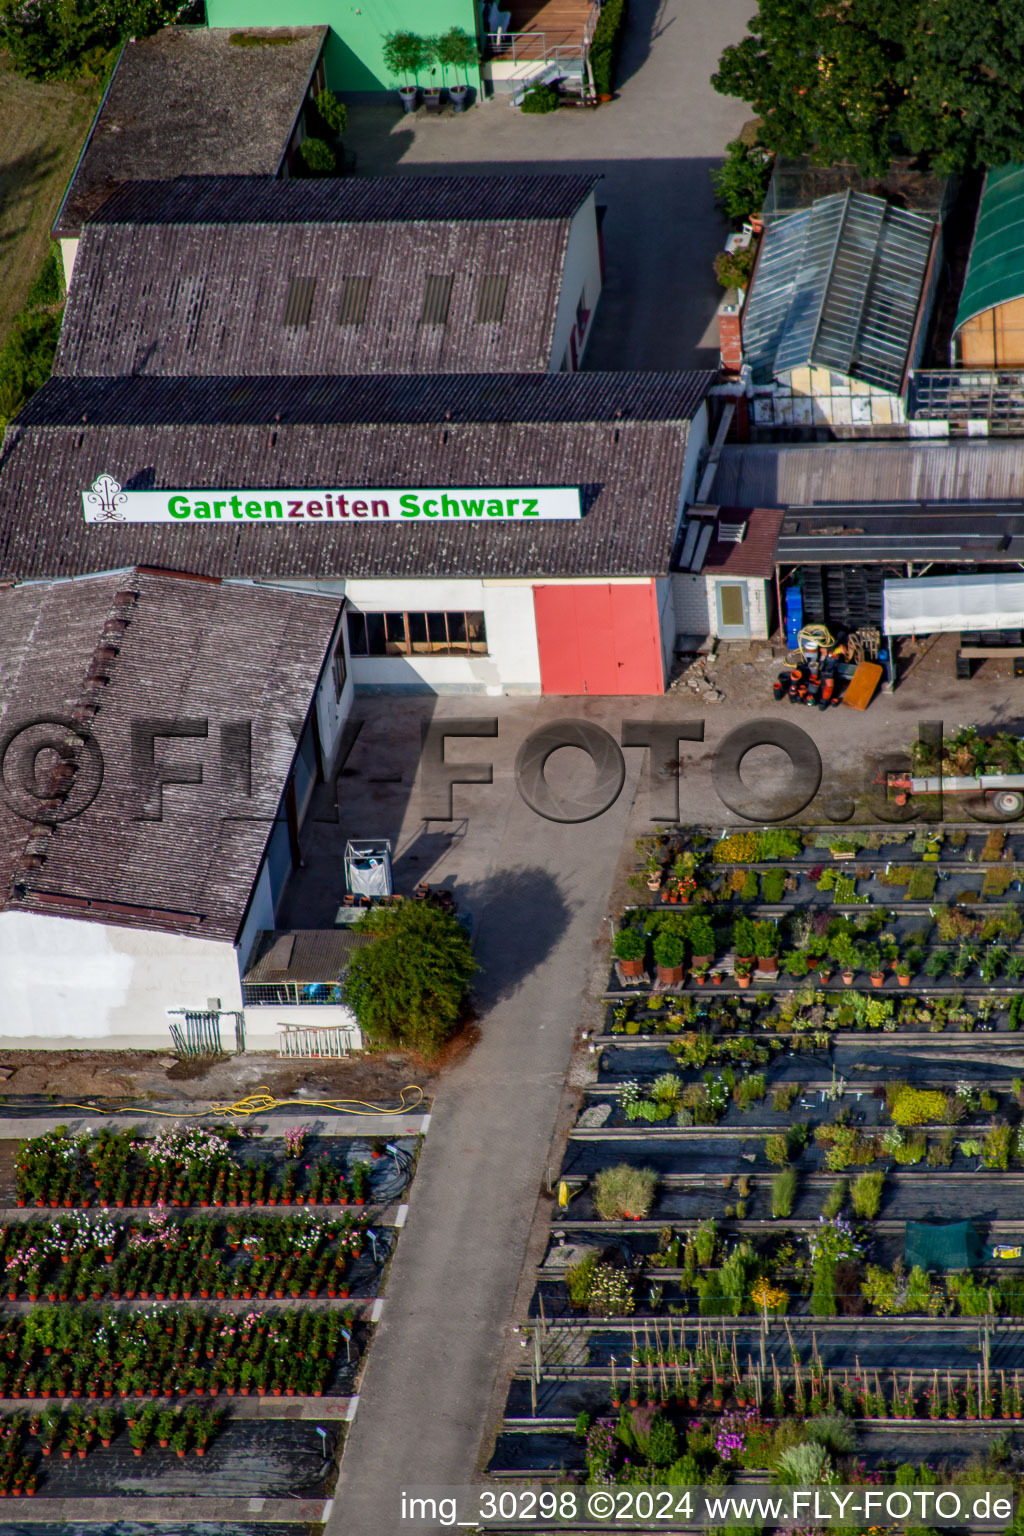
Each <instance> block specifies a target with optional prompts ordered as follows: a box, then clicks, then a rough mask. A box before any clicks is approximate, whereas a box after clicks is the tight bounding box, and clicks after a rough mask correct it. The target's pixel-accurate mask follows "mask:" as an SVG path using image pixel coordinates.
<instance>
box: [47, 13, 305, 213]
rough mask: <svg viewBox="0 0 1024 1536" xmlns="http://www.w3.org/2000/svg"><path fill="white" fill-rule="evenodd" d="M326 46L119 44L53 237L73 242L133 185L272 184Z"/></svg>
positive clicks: (174, 40)
mask: <svg viewBox="0 0 1024 1536" xmlns="http://www.w3.org/2000/svg"><path fill="white" fill-rule="evenodd" d="M232 37H239V38H242V37H244V38H248V39H251V40H252V44H251V45H250V46H246V47H239V46H236V45H234V44H232V42H231V39H232ZM326 37H327V28H326V27H277V28H273V29H270V28H249V29H246V30H245V31H244V32H240V31H232V30H228V29H225V28H219V27H216V28H214V27H165V28H164V29H163V30H162V31H161V32H157V33H156V34H155V35H154V36H152V37H142V38H139V39H137V40H133V41H131V42H129V43H127V44H126V45H125V47H124V49H123V50H122V53H121V56H120V58H119V59H118V63H117V67H116V69H115V71H114V74H113V77H112V79H111V82H110V85H109V87H108V89H107V94H106V95H105V97H104V98H103V101H102V103H101V105H100V108H99V110H98V112H97V114H96V117H95V119H94V121H93V125H92V128H91V130H90V133H89V137H88V139H87V141H86V145H85V149H84V150H83V152H82V156H81V159H80V160H79V163H78V165H77V166H76V168H75V172H74V175H73V176H72V179H71V182H70V184H69V186H68V190H67V192H66V193H65V195H64V200H63V202H62V203H61V206H60V209H59V211H58V214H57V218H56V220H55V221H54V226H53V232H54V234H55V235H56V236H72V235H77V234H78V233H79V231H80V229H81V226H82V225H83V224H84V223H85V221H86V220H87V219H89V218H91V217H92V216H93V215H94V214H95V213H96V211H97V209H98V208H99V207H100V206H101V205H102V204H103V202H104V201H105V200H106V199H107V198H108V197H110V195H111V193H112V192H115V191H116V189H117V188H118V187H122V186H123V185H124V183H125V182H127V181H130V180H133V179H136V178H139V177H166V176H180V175H182V174H183V173H185V174H192V175H205V174H210V173H214V172H216V173H218V175H221V174H222V173H223V172H224V171H225V170H230V171H234V172H237V173H239V174H247V175H263V176H274V175H276V173H277V171H278V169H279V168H280V165H281V161H282V159H283V157H284V153H285V150H286V149H287V147H288V141H289V139H290V137H291V133H292V129H293V127H294V126H295V122H296V119H297V117H298V115H299V112H300V110H301V107H302V103H303V101H304V100H305V97H306V93H307V91H308V88H309V84H310V81H311V79H312V76H313V71H314V69H315V67H316V63H317V60H318V59H319V57H320V53H321V51H322V49H323V45H324V41H325V39H326ZM148 185H150V186H152V185H153V183H152V182H149V183H148Z"/></svg>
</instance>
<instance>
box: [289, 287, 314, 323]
mask: <svg viewBox="0 0 1024 1536" xmlns="http://www.w3.org/2000/svg"><path fill="white" fill-rule="evenodd" d="M315 287H316V278H315V277H293V278H292V280H291V282H290V283H289V284H288V297H287V299H286V300H285V305H284V323H285V325H290V326H295V327H296V328H300V329H301V328H305V327H306V326H307V325H308V324H309V318H310V315H311V314H312V313H313V290H314V289H315Z"/></svg>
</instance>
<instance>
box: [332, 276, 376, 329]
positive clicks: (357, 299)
mask: <svg viewBox="0 0 1024 1536" xmlns="http://www.w3.org/2000/svg"><path fill="white" fill-rule="evenodd" d="M370 282H371V279H370V278H368V277H346V279H345V284H344V287H343V288H342V291H341V307H340V308H339V310H338V324H339V325H362V323H363V321H364V320H365V319H366V306H367V304H368V303H369V302H370Z"/></svg>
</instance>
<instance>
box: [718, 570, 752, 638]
mask: <svg viewBox="0 0 1024 1536" xmlns="http://www.w3.org/2000/svg"><path fill="white" fill-rule="evenodd" d="M715 610H716V615H717V618H718V637H719V639H720V640H749V639H750V605H749V603H748V601H747V584H746V582H745V581H716V583H715Z"/></svg>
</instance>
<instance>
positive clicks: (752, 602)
mask: <svg viewBox="0 0 1024 1536" xmlns="http://www.w3.org/2000/svg"><path fill="white" fill-rule="evenodd" d="M696 579H697V580H698V581H703V582H706V584H707V586H706V593H705V600H706V602H707V612H708V628H707V633H708V634H709V635H717V634H718V602H717V600H716V597H715V587H716V586H717V585H718V583H719V582H724V583H726V584H727V585H730V586H741V585H743V586H746V589H747V620H748V623H749V625H750V639H751V640H767V639H768V591H767V587H768V584H767V582H766V581H765V579H764V577H763V576H747V577H743V576H698V577H697V578H696ZM676 580H677V581H678V580H679V578H678V577H677V578H676ZM694 633H697V631H694ZM725 643H726V644H728V641H726V642H725Z"/></svg>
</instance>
